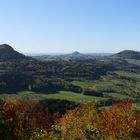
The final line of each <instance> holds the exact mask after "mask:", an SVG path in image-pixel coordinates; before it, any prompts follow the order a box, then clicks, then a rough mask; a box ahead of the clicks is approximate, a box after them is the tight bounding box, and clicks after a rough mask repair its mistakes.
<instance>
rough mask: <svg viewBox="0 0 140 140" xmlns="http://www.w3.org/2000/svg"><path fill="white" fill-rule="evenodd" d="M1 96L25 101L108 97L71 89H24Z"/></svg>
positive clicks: (84, 100) (82, 100)
mask: <svg viewBox="0 0 140 140" xmlns="http://www.w3.org/2000/svg"><path fill="white" fill-rule="evenodd" d="M0 98H2V99H4V98H6V99H10V100H11V99H23V100H24V101H30V100H45V99H65V100H69V101H74V102H88V101H96V102H97V101H100V100H103V99H106V98H102V97H95V96H87V95H83V94H81V93H74V92H71V91H59V92H56V93H53V94H51V93H50V94H46V93H35V92H31V91H22V92H19V93H17V94H1V95H0Z"/></svg>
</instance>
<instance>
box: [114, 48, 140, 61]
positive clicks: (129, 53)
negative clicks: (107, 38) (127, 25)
mask: <svg viewBox="0 0 140 140" xmlns="http://www.w3.org/2000/svg"><path fill="white" fill-rule="evenodd" d="M113 57H121V58H126V59H140V52H138V51H133V50H124V51H121V52H119V53H117V54H115V55H113Z"/></svg>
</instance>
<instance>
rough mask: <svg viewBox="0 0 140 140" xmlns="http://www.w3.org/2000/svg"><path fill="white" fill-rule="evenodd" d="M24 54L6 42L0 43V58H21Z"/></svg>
mask: <svg viewBox="0 0 140 140" xmlns="http://www.w3.org/2000/svg"><path fill="white" fill-rule="evenodd" d="M21 58H25V56H24V55H23V54H21V53H19V52H17V51H15V50H14V49H13V48H12V47H11V46H9V45H7V44H2V45H0V59H21Z"/></svg>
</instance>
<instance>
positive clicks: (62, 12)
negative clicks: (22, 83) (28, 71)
mask: <svg viewBox="0 0 140 140" xmlns="http://www.w3.org/2000/svg"><path fill="white" fill-rule="evenodd" d="M3 43H6V44H9V45H11V46H12V47H13V48H14V49H16V50H17V51H19V52H21V53H70V52H73V51H79V52H82V53H95V52H97V53H115V52H119V51H122V50H126V49H129V50H136V51H140V0H0V44H3Z"/></svg>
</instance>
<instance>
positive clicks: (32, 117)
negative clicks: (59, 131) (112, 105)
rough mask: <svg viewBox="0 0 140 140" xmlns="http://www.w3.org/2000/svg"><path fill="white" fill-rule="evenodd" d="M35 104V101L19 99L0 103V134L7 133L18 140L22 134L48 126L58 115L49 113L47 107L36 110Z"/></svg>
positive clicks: (44, 128)
mask: <svg viewBox="0 0 140 140" xmlns="http://www.w3.org/2000/svg"><path fill="white" fill-rule="evenodd" d="M37 106H38V104H37V102H30V103H24V102H22V101H20V100H14V101H12V102H5V103H4V104H3V105H1V109H0V118H1V120H2V121H1V122H2V124H3V125H0V136H2V135H3V137H5V136H4V135H7V134H9V135H10V137H12V138H11V139H16V140H18V139H20V138H21V137H23V136H24V134H26V135H27V134H30V132H33V131H36V130H47V129H48V128H50V127H51V125H52V124H54V123H55V121H56V120H57V119H58V118H59V116H58V115H57V114H51V113H49V111H48V109H47V108H44V109H41V110H36V107H37ZM3 139H4V138H3Z"/></svg>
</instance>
